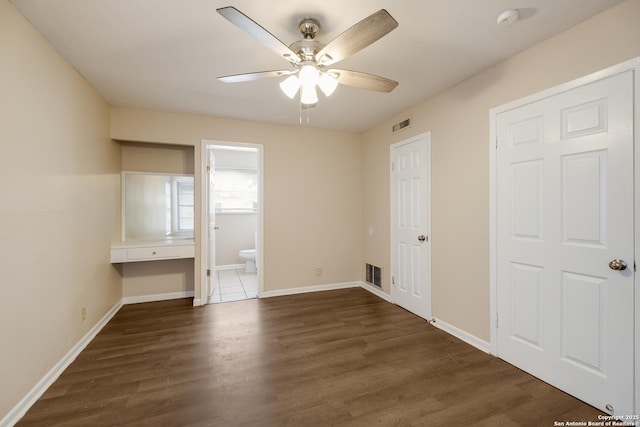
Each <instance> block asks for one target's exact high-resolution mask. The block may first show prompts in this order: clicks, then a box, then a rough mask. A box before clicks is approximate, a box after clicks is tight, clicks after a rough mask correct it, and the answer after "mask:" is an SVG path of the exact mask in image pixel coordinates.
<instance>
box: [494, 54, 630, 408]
mask: <svg viewBox="0 0 640 427" xmlns="http://www.w3.org/2000/svg"><path fill="white" fill-rule="evenodd" d="M626 71H633V73H634V79H633V81H634V101H633V102H634V118H633V122H634V135H633V150H634V164H633V173H634V178H633V185H634V190H633V191H634V193H633V194H634V221H633V222H634V232H635V235H634V265H635V257H636V256H637V254H639V253H640V137H639V136H638V135H639V132H640V57H637V58H634V59H631V60H629V61H626V62H623V63H621V64H617V65H614V66H611V67H608V68H606V69H604V70H601V71H597V72H595V73H592V74H588V75H586V76H584V77H581V78H578V79H575V80H572V81H570V82H567V83H564V84H560V85H558V86H555V87H552V88H550V89H546V90H543V91H541V92H538V93H535V94H533V95H529V96H526V97H524V98H521V99H518V100H515V101H512V102H509V103H506V104H504V105H501V106H498V107H495V108H492V109H491V110H489V128H490V130H489V289H490V294H489V295H490V306H489V314H490V318H489V322H490V352H491V354H492V355H494V356H498V343H497V327H498V306H497V288H498V284H497V271H498V270H497V262H498V247H497V241H498V239H497V237H498V234H497V230H498V227H497V221H498V218H497V202H498V191H497V188H498V187H497V185H498V175H497V163H498V162H497V154H498V149H497V143H498V142H497V117H498V115H499V114H500V113H503V112H505V111H508V110H512V109H514V108H518V107H521V106H524V105H526V104H529V103H532V102H536V101H539V100H542V99H544V98H548V97H551V96H554V95H557V94H559V93H562V92H565V91H568V90H570V89H574V88H577V87H580V86H584V85H587V84H589V83H593V82H595V81H598V80H602V79H604V78H607V77H611V76H613V75H616V74H620V73H623V72H626ZM634 293H635V294H634V319H635V320H634V323H635V324H634V331H635V332H634V341H635V343H634V349H635V357H634V360H635V366H634V367H633V368H634V375H635V378H634V404H635V412H636V413H637V412H638V410H639V409H640V361H639V360H638V356H639V355H640V274H634Z"/></svg>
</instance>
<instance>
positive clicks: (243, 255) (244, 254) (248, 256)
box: [238, 230, 258, 273]
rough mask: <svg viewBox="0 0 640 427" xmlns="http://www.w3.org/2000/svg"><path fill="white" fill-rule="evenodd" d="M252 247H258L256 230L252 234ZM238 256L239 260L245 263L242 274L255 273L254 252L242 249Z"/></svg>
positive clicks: (253, 250)
mask: <svg viewBox="0 0 640 427" xmlns="http://www.w3.org/2000/svg"><path fill="white" fill-rule="evenodd" d="M254 245H255V246H256V247H257V246H258V230H256V231H255V234H254ZM238 256H239V257H240V259H242V260H244V261H245V266H244V272H245V273H255V272H256V250H255V248H254V249H243V250H241V251H240V252H238Z"/></svg>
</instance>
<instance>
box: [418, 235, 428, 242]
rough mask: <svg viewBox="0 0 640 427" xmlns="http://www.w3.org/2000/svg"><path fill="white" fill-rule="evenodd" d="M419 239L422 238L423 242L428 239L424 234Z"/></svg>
mask: <svg viewBox="0 0 640 427" xmlns="http://www.w3.org/2000/svg"><path fill="white" fill-rule="evenodd" d="M418 240H420V241H421V242H424V241H425V240H427V236H425V235H424V234H422V235H420V236H418Z"/></svg>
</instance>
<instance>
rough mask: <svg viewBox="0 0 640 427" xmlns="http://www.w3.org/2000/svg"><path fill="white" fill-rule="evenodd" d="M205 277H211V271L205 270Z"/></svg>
mask: <svg viewBox="0 0 640 427" xmlns="http://www.w3.org/2000/svg"><path fill="white" fill-rule="evenodd" d="M207 277H211V270H209V269H208V268H207Z"/></svg>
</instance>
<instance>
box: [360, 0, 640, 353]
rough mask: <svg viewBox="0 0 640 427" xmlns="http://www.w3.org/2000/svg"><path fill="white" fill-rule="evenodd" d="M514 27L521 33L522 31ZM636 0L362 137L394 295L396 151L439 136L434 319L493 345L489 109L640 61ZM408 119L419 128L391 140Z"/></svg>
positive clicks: (373, 257) (374, 258) (377, 246)
mask: <svg viewBox="0 0 640 427" xmlns="http://www.w3.org/2000/svg"><path fill="white" fill-rule="evenodd" d="M516 25H517V24H516ZM638 41H640V1H638V0H629V1H627V2H625V3H622V4H621V5H619V6H617V7H615V8H612V9H610V10H608V11H605V12H604V13H602V14H600V15H598V16H596V17H594V18H592V19H590V20H588V21H585V22H583V23H582V24H580V25H578V26H576V27H574V28H572V29H570V30H568V31H566V32H564V33H562V34H560V35H558V36H556V37H553V38H551V39H549V40H547V41H545V42H543V43H541V44H539V45H537V46H535V47H533V48H532V49H529V50H527V51H525V52H523V53H522V54H520V55H517V56H515V57H513V58H512V59H510V60H508V61H506V62H504V63H502V64H499V65H497V66H495V67H493V68H491V69H489V70H487V71H485V72H483V73H481V74H478V75H476V76H474V77H472V78H470V79H468V80H466V81H464V82H462V83H461V84H459V85H457V86H455V87H453V88H451V89H449V90H446V91H444V92H442V93H440V94H439V95H437V96H434V97H432V98H429V99H427V100H426V101H424V102H422V103H421V104H419V105H417V106H415V107H414V108H412V109H410V110H408V111H406V112H404V113H402V114H398V115H397V116H396V117H394V118H392V119H389V120H386V121H385V122H383V123H380V124H379V125H378V126H376V127H374V128H372V129H370V130H369V131H367V132H366V133H365V135H364V151H363V153H364V160H363V164H364V166H363V182H364V205H363V206H364V225H365V227H364V228H365V229H366V228H367V227H369V226H373V227H374V228H375V230H376V232H375V234H374V236H372V237H370V236H368V235H367V234H366V232H365V231H364V230H363V232H362V239H363V242H364V252H363V256H364V259H365V260H367V261H371V262H374V263H378V265H381V266H383V267H384V268H385V270H384V271H385V275H384V289H385V290H386V291H389V282H390V280H389V256H390V255H389V209H388V200H389V168H388V162H389V145H390V144H392V143H395V142H398V141H402V140H404V139H406V138H409V137H410V136H413V135H417V134H420V133H424V132H426V131H429V130H430V131H431V132H432V135H431V137H432V236H431V237H432V252H433V255H432V297H433V303H432V309H433V315H434V316H435V317H437V318H439V319H441V320H444V321H445V322H448V323H450V324H452V325H454V326H456V327H458V328H461V329H463V330H464V331H467V332H469V333H471V334H473V335H475V336H477V337H479V338H481V339H483V340H486V341H488V340H489V109H490V108H492V107H496V106H499V105H501V104H504V103H506V102H508V101H512V100H514V99H518V98H521V97H524V96H526V95H530V94H533V93H536V92H538V91H541V90H543V89H546V88H549V87H552V86H555V85H558V84H561V83H563V82H566V81H569V80H572V79H575V78H577V77H580V76H583V75H586V74H589V73H591V72H595V71H598V70H600V69H603V68H606V67H608V66H611V65H615V64H617V63H620V62H623V61H625V60H628V59H631V58H633V57H636V56H640V43H638ZM407 115H411V116H413V121H412V127H411V128H410V129H407V130H406V131H403V132H400V133H399V134H397V135H393V136H392V135H391V131H390V129H391V126H392V125H393V124H394V123H396V122H397V121H398V120H400V119H404V118H405V117H406V116H407Z"/></svg>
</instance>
